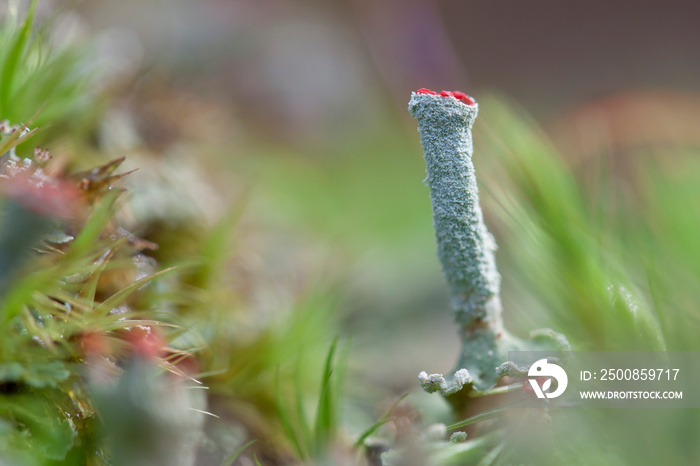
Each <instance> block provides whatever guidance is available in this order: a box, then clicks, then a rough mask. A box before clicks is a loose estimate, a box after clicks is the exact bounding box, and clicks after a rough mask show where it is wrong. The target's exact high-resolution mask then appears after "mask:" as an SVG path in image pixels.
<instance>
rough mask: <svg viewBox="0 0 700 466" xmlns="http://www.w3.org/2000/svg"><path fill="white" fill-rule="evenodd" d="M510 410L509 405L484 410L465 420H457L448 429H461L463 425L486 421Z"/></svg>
mask: <svg viewBox="0 0 700 466" xmlns="http://www.w3.org/2000/svg"><path fill="white" fill-rule="evenodd" d="M506 411H508V407H507V406H504V407H502V408H495V409H491V410H488V411H484V412H483V413H479V414H477V415H476V416H472V417H469V418H467V419H465V420H463V421H459V422H455V423H454V424H450V425H449V426H447V430H455V429H460V428H462V427H467V426H470V425H472V424H476V423H477V422H481V421H486V420H487V419H493V418H495V417H498V416H500V415H501V414H503V413H505V412H506Z"/></svg>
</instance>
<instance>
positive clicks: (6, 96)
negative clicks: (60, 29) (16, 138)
mask: <svg viewBox="0 0 700 466" xmlns="http://www.w3.org/2000/svg"><path fill="white" fill-rule="evenodd" d="M36 5H37V1H36V0H32V2H31V3H30V4H29V9H28V11H27V15H26V16H25V18H24V21H22V25H21V26H20V28H19V31H18V32H17V36H16V37H15V41H14V43H13V44H12V46H11V48H10V50H9V52H8V54H7V57H6V58H5V62H4V63H3V66H2V81H0V105H1V106H2V110H3V111H7V108H8V105H9V102H10V94H11V92H12V85H13V83H14V80H15V74H16V73H15V72H16V70H17V64H18V63H19V60H20V57H21V56H22V55H24V52H25V50H26V45H27V42H28V41H29V37H30V35H31V32H32V24H33V23H34V12H35V11H36Z"/></svg>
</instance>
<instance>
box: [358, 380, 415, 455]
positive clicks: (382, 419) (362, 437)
mask: <svg viewBox="0 0 700 466" xmlns="http://www.w3.org/2000/svg"><path fill="white" fill-rule="evenodd" d="M407 396H408V393H404V394H403V395H401V397H400V398H399V399H398V400H396V401H394V402H393V403H392V404H391V406H390V407H389V409H387V410H386V411H385V412H384V414H382V416H381V417H380V418H379V421H377V422H376V423H375V424H374V425H373V426H371V427H370V428H368V429H366V430H365V431H364V432H362V434H360V437H359V438H358V439H357V442H355V447H356V448H357V447H360V446H362V445H364V442H365V440H367V438H368V437H369V436H370V435H372V434H373V433H375V432H376V431H377V429H379V428H380V427H381V426H383V425H384V424H386V423H387V422H389V421H392V420H393V419H394V418H393V417H390V414H391V412H392V411H394V409H395V408H396V407H397V406H398V405H399V403H401V402H402V401H403V400H404V398H406V397H407Z"/></svg>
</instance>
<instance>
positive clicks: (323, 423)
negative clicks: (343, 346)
mask: <svg viewBox="0 0 700 466" xmlns="http://www.w3.org/2000/svg"><path fill="white" fill-rule="evenodd" d="M337 345H338V337H336V338H335V339H334V340H333V343H331V347H330V349H329V350H328V355H327V356H326V364H325V367H324V369H323V379H322V381H321V392H320V394H319V399H318V408H317V410H316V453H317V455H319V456H320V455H321V453H322V451H323V449H325V448H326V446H327V445H328V443H329V442H330V440H331V439H332V438H333V435H334V431H335V421H336V420H335V415H336V413H335V409H334V405H333V392H332V383H331V376H332V375H333V356H334V355H335V350H336V347H337Z"/></svg>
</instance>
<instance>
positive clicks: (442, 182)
mask: <svg viewBox="0 0 700 466" xmlns="http://www.w3.org/2000/svg"><path fill="white" fill-rule="evenodd" d="M478 109H479V107H478V105H477V104H476V103H474V104H473V105H467V104H465V103H462V102H461V101H459V100H457V99H456V98H453V97H442V96H440V95H430V94H417V93H414V94H413V96H412V98H411V101H410V103H409V111H410V112H411V114H412V115H413V116H414V117H415V118H416V119H417V120H418V130H419V132H420V138H421V145H422V146H423V150H424V152H425V161H426V167H427V168H426V172H427V175H428V176H427V178H426V179H425V183H426V184H427V186H428V187H429V188H430V199H431V202H432V206H433V225H434V227H435V236H436V239H437V244H438V256H439V257H440V261H441V262H442V267H443V271H444V273H445V277H446V279H447V281H448V284H449V287H450V296H451V301H452V309H453V311H454V314H455V318H456V320H457V322H458V323H459V324H460V325H462V326H463V327H465V329H471V328H475V329H477V328H481V327H483V326H490V327H500V326H501V325H502V324H501V302H500V298H499V292H500V286H501V276H500V274H499V273H498V270H497V269H496V260H495V254H494V253H495V251H496V242H495V241H494V239H493V236H491V233H489V231H488V229H487V228H486V224H485V223H484V215H483V213H482V211H481V206H480V204H479V189H478V187H477V183H476V175H475V171H474V164H473V163H472V154H473V149H472V147H473V146H472V133H471V129H472V125H473V124H474V120H475V119H476V116H477V113H478Z"/></svg>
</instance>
